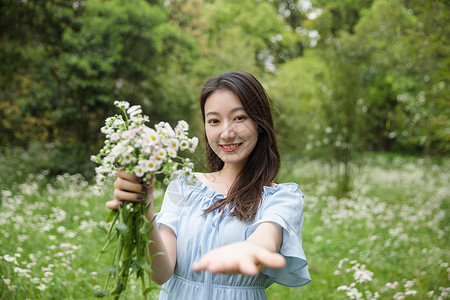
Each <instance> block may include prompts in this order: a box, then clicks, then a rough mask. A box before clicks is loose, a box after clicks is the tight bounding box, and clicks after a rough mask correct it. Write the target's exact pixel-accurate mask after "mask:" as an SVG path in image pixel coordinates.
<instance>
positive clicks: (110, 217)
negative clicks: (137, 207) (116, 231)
mask: <svg viewBox="0 0 450 300" xmlns="http://www.w3.org/2000/svg"><path fill="white" fill-rule="evenodd" d="M117 213H118V212H117V210H111V211H110V212H109V214H108V216H107V217H106V223H109V222H112V220H114V218H115V217H116V215H117Z"/></svg>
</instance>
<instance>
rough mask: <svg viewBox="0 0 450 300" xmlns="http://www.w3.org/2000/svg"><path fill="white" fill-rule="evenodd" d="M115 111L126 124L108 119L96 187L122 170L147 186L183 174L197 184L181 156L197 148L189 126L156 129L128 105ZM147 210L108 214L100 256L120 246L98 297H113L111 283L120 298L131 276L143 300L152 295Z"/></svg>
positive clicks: (140, 205)
mask: <svg viewBox="0 0 450 300" xmlns="http://www.w3.org/2000/svg"><path fill="white" fill-rule="evenodd" d="M114 105H115V106H117V107H118V108H120V109H121V110H122V112H123V114H124V117H125V119H124V118H123V117H122V116H121V115H115V116H113V117H110V118H107V119H106V121H105V126H104V127H102V128H101V131H102V133H104V134H105V135H106V140H105V145H104V147H103V148H102V149H101V150H100V153H99V154H98V155H97V156H93V157H92V158H91V159H92V161H94V162H96V163H98V164H100V166H98V167H97V168H96V169H95V170H96V175H97V177H96V178H97V184H102V185H103V184H105V183H107V182H110V180H108V179H111V178H115V176H116V172H117V170H118V169H121V168H123V169H125V170H126V171H127V172H128V173H130V174H133V173H134V174H135V175H136V176H137V177H139V178H142V180H143V182H144V183H146V184H149V183H150V182H151V181H154V180H156V178H159V177H162V181H163V182H164V183H165V184H168V182H169V181H170V180H171V179H174V178H175V177H177V176H178V175H179V174H183V175H185V176H188V177H189V176H190V177H191V178H193V175H192V172H193V163H192V162H191V161H190V160H189V158H182V157H180V156H178V152H179V151H181V150H190V151H191V152H194V151H195V148H196V147H197V144H198V138H197V137H192V138H189V137H188V130H189V125H188V123H186V122H185V121H179V122H178V124H177V126H176V127H175V128H174V129H173V128H172V127H171V126H170V125H169V124H168V123H166V122H160V123H159V124H157V125H155V126H154V128H151V127H148V126H146V125H145V123H146V122H148V121H149V118H148V117H147V116H145V115H142V109H141V107H140V106H139V105H134V106H131V107H130V104H129V103H128V102H125V101H115V102H114ZM144 199H146V197H145V198H144ZM148 207H149V206H147V204H146V203H145V200H144V201H140V202H128V203H126V204H125V205H123V206H120V207H119V208H118V209H117V210H113V211H111V213H110V214H109V216H108V218H107V222H111V223H110V227H109V230H107V242H106V244H105V246H104V247H103V249H102V250H101V252H100V254H102V253H104V252H106V251H107V249H108V248H109V247H110V246H111V245H112V243H111V242H112V241H114V240H116V243H115V244H116V246H115V249H114V255H113V264H112V265H111V266H109V267H107V268H106V270H107V271H108V272H109V276H108V279H107V281H106V283H105V286H104V288H103V290H98V291H96V293H95V295H96V296H98V297H104V296H106V295H108V292H107V288H108V284H109V282H110V281H111V279H112V280H113V281H114V283H113V287H112V291H111V292H109V294H111V295H114V296H115V298H119V296H120V294H121V293H122V292H123V291H124V290H125V289H126V286H127V282H128V278H129V275H132V274H136V277H137V278H138V279H140V280H141V282H142V286H143V294H144V296H145V295H146V294H147V293H148V292H149V291H150V290H151V289H152V285H151V279H150V273H151V272H152V270H151V267H150V264H149V262H150V261H151V256H150V254H149V252H148V244H149V243H150V242H151V241H150V240H149V236H150V234H151V230H152V228H151V226H149V221H148V220H147V219H146V218H145V214H146V213H147V210H148ZM113 247H114V246H113ZM146 273H147V275H148V277H149V278H148V279H149V280H148V283H147V282H146V280H145V274H146Z"/></svg>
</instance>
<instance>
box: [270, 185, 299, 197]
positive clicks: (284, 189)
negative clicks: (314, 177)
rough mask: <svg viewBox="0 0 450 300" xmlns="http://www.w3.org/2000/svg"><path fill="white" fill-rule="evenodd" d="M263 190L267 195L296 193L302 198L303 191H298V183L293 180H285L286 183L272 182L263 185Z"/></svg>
mask: <svg viewBox="0 0 450 300" xmlns="http://www.w3.org/2000/svg"><path fill="white" fill-rule="evenodd" d="M264 192H265V193H266V194H267V195H277V194H278V195H279V194H286V195H292V196H294V195H296V196H301V198H303V197H304V196H303V193H302V192H301V191H300V189H299V187H298V184H297V183H294V182H286V183H274V182H273V183H272V184H271V185H270V186H264Z"/></svg>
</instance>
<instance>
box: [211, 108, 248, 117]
mask: <svg viewBox="0 0 450 300" xmlns="http://www.w3.org/2000/svg"><path fill="white" fill-rule="evenodd" d="M238 110H243V111H245V109H244V108H243V107H242V106H239V107H235V108H233V109H232V110H231V111H230V113H234V112H235V111H238ZM209 115H220V113H218V112H215V111H209V112H207V113H206V116H209Z"/></svg>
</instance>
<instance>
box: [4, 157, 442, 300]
mask: <svg viewBox="0 0 450 300" xmlns="http://www.w3.org/2000/svg"><path fill="white" fill-rule="evenodd" d="M2 155H3V154H2ZM0 159H1V160H2V165H3V172H2V174H0V179H1V182H0V196H1V203H0V278H1V279H0V299H94V297H93V296H92V295H93V292H94V290H96V289H98V288H99V287H100V286H102V285H103V283H104V279H105V278H106V277H105V276H106V273H105V272H101V270H102V269H103V268H105V267H106V266H108V265H109V257H108V256H109V255H108V253H107V254H105V255H104V256H102V257H101V258H100V260H99V261H98V262H96V256H97V254H98V253H99V250H100V249H101V247H102V245H103V243H104V241H105V234H104V233H103V231H102V230H100V229H99V228H98V227H99V226H98V225H100V227H101V226H102V225H105V223H104V221H103V220H105V218H106V216H107V214H108V212H107V210H106V209H105V208H104V203H105V201H107V200H109V198H110V197H111V190H108V191H104V192H102V193H99V192H97V191H96V190H95V189H94V187H93V186H92V185H91V184H89V183H88V182H87V181H86V180H85V178H83V177H82V176H81V175H77V174H73V175H69V174H64V175H59V176H57V177H51V176H50V175H49V174H48V172H46V171H43V172H39V173H38V174H33V173H30V172H28V170H31V169H33V168H31V166H30V165H29V164H31V162H30V161H31V160H28V161H27V163H26V164H24V163H23V161H20V155H17V154H15V155H14V157H11V156H7V155H3V156H0ZM365 161H366V164H365V166H364V168H363V169H362V170H361V172H360V176H358V178H356V179H355V182H354V188H353V190H352V191H351V192H350V193H349V194H347V195H346V196H345V197H339V198H338V197H336V196H334V195H333V191H335V189H336V180H335V176H334V175H333V172H332V171H331V170H330V169H328V168H327V167H326V165H324V164H322V163H320V162H319V161H311V162H307V161H300V160H299V161H296V162H289V166H290V167H289V168H285V169H283V172H282V173H281V174H280V176H279V180H278V181H279V182H285V181H294V182H297V183H298V184H299V185H300V188H301V190H302V191H303V193H304V194H305V196H306V197H305V211H304V213H305V224H304V229H303V247H304V249H305V252H306V255H307V258H308V264H309V271H310V273H311V276H312V282H311V283H310V284H308V285H306V286H304V287H301V288H286V287H282V286H279V285H277V284H274V285H273V286H271V287H270V288H269V289H268V290H267V295H268V298H269V299H274V300H275V299H283V300H286V299H423V298H425V299H447V298H450V284H449V280H450V266H449V262H450V261H449V260H450V256H449V254H450V248H449V231H450V223H449V220H450V218H449V212H450V211H449V203H450V201H449V195H450V193H449V192H450V188H449V177H450V176H449V174H448V167H449V160H448V159H446V158H441V159H440V160H439V161H430V160H426V159H421V158H416V157H402V156H400V155H392V154H373V155H370V156H368V157H367V158H366V159H365ZM161 196H162V191H160V192H159V196H158V197H157V199H158V200H157V201H159V202H160V201H161V198H162V197H161ZM159 204H160V203H159ZM139 289H140V288H139V285H138V284H132V285H131V287H130V288H129V289H128V290H127V292H126V293H125V295H124V296H125V297H124V298H125V299H142V296H141V295H140V293H139ZM150 298H152V299H153V298H155V299H156V298H157V292H153V293H152V294H151V297H150Z"/></svg>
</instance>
